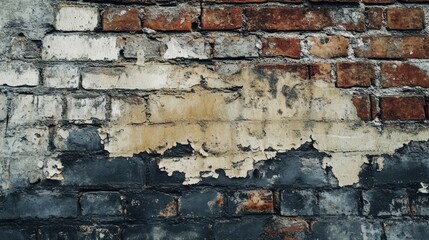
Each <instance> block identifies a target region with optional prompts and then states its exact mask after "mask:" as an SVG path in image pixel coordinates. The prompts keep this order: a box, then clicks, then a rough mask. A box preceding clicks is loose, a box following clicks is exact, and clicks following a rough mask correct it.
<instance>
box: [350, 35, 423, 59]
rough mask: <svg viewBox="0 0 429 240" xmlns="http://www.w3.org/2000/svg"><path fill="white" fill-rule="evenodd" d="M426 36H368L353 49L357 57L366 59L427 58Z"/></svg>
mask: <svg viewBox="0 0 429 240" xmlns="http://www.w3.org/2000/svg"><path fill="white" fill-rule="evenodd" d="M427 39H428V37H427V36H422V35H420V36H404V37H399V36H369V37H363V38H362V41H363V43H364V44H363V46H360V47H357V48H355V54H356V56H357V57H366V58H392V59H395V58H429V41H428V40H427Z"/></svg>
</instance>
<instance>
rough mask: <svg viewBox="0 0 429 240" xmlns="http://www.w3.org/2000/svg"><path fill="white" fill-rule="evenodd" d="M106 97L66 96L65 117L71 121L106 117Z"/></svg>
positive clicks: (85, 120)
mask: <svg viewBox="0 0 429 240" xmlns="http://www.w3.org/2000/svg"><path fill="white" fill-rule="evenodd" d="M106 111H107V110H106V98H105V97H104V96H99V97H86V96H80V95H73V96H68V97H67V114H66V119H68V120H71V121H82V122H92V120H105V119H106Z"/></svg>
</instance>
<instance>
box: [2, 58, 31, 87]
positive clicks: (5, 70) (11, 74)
mask: <svg viewBox="0 0 429 240" xmlns="http://www.w3.org/2000/svg"><path fill="white" fill-rule="evenodd" d="M38 84H39V70H37V68H36V67H35V66H34V65H33V64H31V63H26V62H20V61H13V62H3V63H0V85H8V86H14V87H15V86H37V85H38Z"/></svg>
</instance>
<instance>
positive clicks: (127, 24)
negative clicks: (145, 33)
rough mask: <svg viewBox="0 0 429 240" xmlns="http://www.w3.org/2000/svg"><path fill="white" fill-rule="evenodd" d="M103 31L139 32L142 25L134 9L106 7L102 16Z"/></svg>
mask: <svg viewBox="0 0 429 240" xmlns="http://www.w3.org/2000/svg"><path fill="white" fill-rule="evenodd" d="M102 19H103V30H104V31H140V30H141V29H142V24H141V20H140V16H139V10H138V9H136V8H114V7H108V8H106V9H105V10H104V12H103V15H102Z"/></svg>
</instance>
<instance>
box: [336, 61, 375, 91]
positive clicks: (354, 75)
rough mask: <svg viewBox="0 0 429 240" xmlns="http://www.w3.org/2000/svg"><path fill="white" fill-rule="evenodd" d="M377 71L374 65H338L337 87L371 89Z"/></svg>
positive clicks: (359, 63)
mask: <svg viewBox="0 0 429 240" xmlns="http://www.w3.org/2000/svg"><path fill="white" fill-rule="evenodd" d="M374 76H375V70H374V65H373V64H372V63H365V62H339V63H337V87H341V88H347V87H369V86H371V83H372V82H373V81H374Z"/></svg>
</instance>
